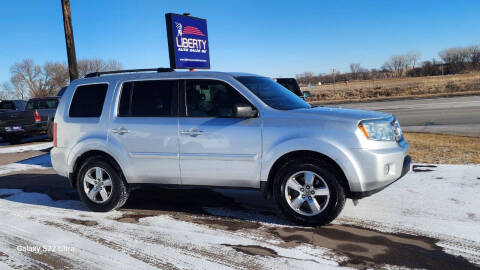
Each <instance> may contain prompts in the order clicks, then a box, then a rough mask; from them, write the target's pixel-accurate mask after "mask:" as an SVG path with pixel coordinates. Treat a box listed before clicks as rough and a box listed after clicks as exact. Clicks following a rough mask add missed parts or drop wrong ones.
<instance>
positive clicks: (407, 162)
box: [350, 155, 412, 200]
mask: <svg viewBox="0 0 480 270" xmlns="http://www.w3.org/2000/svg"><path fill="white" fill-rule="evenodd" d="M411 167H412V158H411V157H410V156H409V155H407V156H406V157H405V158H404V160H403V166H402V172H401V174H400V177H398V178H397V179H395V180H394V181H392V182H390V183H389V184H387V185H384V186H382V187H378V188H375V189H372V190H368V191H359V192H351V193H350V197H351V199H353V200H358V199H361V198H365V197H368V196H370V195H373V194H375V193H377V192H380V191H382V190H383V189H385V188H386V187H388V186H389V185H391V184H393V183H395V182H396V181H397V180H399V179H400V178H402V177H404V176H405V175H406V174H407V173H408V172H409V171H410V169H411Z"/></svg>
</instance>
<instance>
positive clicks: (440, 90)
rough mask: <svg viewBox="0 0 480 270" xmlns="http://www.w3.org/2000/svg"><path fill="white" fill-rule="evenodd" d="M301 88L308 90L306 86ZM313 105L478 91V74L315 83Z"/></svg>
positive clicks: (439, 95)
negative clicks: (319, 84)
mask: <svg viewBox="0 0 480 270" xmlns="http://www.w3.org/2000/svg"><path fill="white" fill-rule="evenodd" d="M302 89H303V90H307V89H306V88H305V87H303V88H302ZM310 91H311V93H312V96H311V97H310V98H309V99H308V101H309V102H311V103H312V104H335V103H345V102H365V101H373V100H385V99H405V98H412V97H415V98H428V97H447V96H456V95H478V94H480V73H469V74H458V75H447V76H429V77H416V78H398V79H385V80H367V81H350V82H348V83H336V84H326V85H321V86H318V85H315V86H313V88H312V90H310Z"/></svg>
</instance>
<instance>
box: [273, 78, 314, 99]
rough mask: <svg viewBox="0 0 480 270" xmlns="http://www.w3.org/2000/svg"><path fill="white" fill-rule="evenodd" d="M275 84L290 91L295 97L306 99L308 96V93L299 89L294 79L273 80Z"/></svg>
mask: <svg viewBox="0 0 480 270" xmlns="http://www.w3.org/2000/svg"><path fill="white" fill-rule="evenodd" d="M274 80H275V81H276V82H277V83H279V84H281V85H282V86H283V87H285V88H287V89H288V90H290V91H291V92H292V93H294V94H295V95H297V96H299V97H301V98H303V99H306V98H308V97H309V96H310V91H303V92H302V90H301V89H300V86H299V85H298V82H297V80H296V79H295V78H275V79H274Z"/></svg>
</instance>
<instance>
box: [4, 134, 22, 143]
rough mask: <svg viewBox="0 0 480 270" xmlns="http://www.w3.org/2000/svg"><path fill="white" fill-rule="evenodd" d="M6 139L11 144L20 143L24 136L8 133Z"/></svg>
mask: <svg viewBox="0 0 480 270" xmlns="http://www.w3.org/2000/svg"><path fill="white" fill-rule="evenodd" d="M6 139H7V141H8V142H9V143H10V144H19V143H20V142H21V140H22V137H20V136H16V135H7V136H6Z"/></svg>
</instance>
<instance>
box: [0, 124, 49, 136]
mask: <svg viewBox="0 0 480 270" xmlns="http://www.w3.org/2000/svg"><path fill="white" fill-rule="evenodd" d="M12 126H13V125H12ZM12 126H4V127H0V136H5V135H16V136H21V135H26V134H38V133H41V132H43V131H46V130H47V129H46V126H45V125H44V124H43V123H35V124H32V125H19V126H21V127H22V128H21V129H18V130H14V129H12Z"/></svg>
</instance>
